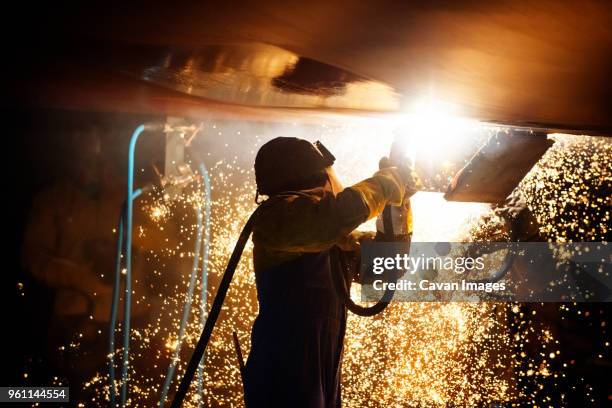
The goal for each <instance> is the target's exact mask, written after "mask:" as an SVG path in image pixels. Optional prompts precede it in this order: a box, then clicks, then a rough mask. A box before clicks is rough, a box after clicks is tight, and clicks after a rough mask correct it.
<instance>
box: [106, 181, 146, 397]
mask: <svg viewBox="0 0 612 408" xmlns="http://www.w3.org/2000/svg"><path fill="white" fill-rule="evenodd" d="M142 192H143V190H142V189H137V190H136V191H134V197H133V198H134V199H136V198H138V196H140V195H141V194H142ZM127 201H128V200H126V201H125V202H124V203H123V205H122V206H121V214H120V216H119V222H118V225H117V247H116V251H117V259H116V261H115V281H114V284H113V301H112V304H111V312H110V324H109V333H108V357H109V382H110V392H109V394H110V401H111V407H113V408H114V407H115V406H116V405H117V402H116V395H117V385H116V381H115V376H116V374H115V329H116V326H117V314H118V310H119V297H120V296H119V293H120V291H121V264H122V263H121V260H122V257H123V254H124V252H123V251H124V250H125V248H124V246H123V244H124V241H123V239H124V237H125V232H124V224H125V214H126V208H127Z"/></svg>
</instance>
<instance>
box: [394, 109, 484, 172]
mask: <svg viewBox="0 0 612 408" xmlns="http://www.w3.org/2000/svg"><path fill="white" fill-rule="evenodd" d="M478 126H479V123H478V122H477V121H475V120H472V119H468V118H466V117H462V116H461V114H460V112H459V110H458V108H457V107H456V106H454V105H452V104H449V103H446V102H444V101H441V100H438V99H436V98H433V97H427V98H422V99H419V100H418V101H416V102H415V103H414V104H413V105H412V107H411V108H410V109H408V111H407V113H406V115H405V116H404V117H403V119H402V120H400V128H399V132H400V133H401V135H402V136H404V137H405V138H406V145H405V146H406V147H405V149H406V150H405V154H406V155H407V156H408V157H409V158H410V159H411V160H412V163H413V165H414V164H415V162H416V161H417V160H419V161H421V160H428V159H433V158H435V160H436V161H437V162H443V158H444V157H447V156H448V155H449V154H451V153H454V152H456V150H457V149H461V148H462V144H463V142H464V141H465V138H466V137H468V136H469V135H471V134H473V133H474V132H475V131H476V130H477V128H478Z"/></svg>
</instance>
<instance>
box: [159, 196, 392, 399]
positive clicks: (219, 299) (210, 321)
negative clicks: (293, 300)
mask: <svg viewBox="0 0 612 408" xmlns="http://www.w3.org/2000/svg"><path fill="white" fill-rule="evenodd" d="M260 208H261V207H260ZM257 212H258V211H257V210H255V211H254V212H253V214H251V216H250V217H249V219H248V221H247V222H246V224H245V225H244V227H243V228H242V231H241V232H240V236H239V237H238V242H237V243H236V246H235V247H234V251H233V252H232V255H231V257H230V259H229V262H228V263H227V267H226V268H225V272H224V273H223V278H222V279H221V283H220V284H219V289H218V290H217V294H216V295H215V299H214V300H213V304H212V306H211V308H210V313H209V314H208V317H207V318H206V323H205V324H204V329H203V330H202V334H201V335H200V339H199V340H198V344H197V345H196V347H195V349H194V351H193V354H192V356H191V359H190V360H189V364H187V368H186V370H185V374H184V375H183V377H182V378H181V382H180V384H179V387H178V390H177V391H176V394H175V395H174V399H173V400H172V404H171V405H170V408H180V407H181V406H182V404H183V400H184V399H185V396H186V395H187V392H188V391H189V386H190V385H191V381H192V380H193V376H194V375H195V373H196V370H197V369H198V366H199V364H200V361H202V357H203V356H204V353H205V351H206V347H207V346H208V343H209V342H210V337H211V335H212V331H213V329H214V327H215V324H216V323H217V319H218V318H219V314H220V313H221V307H222V306H223V302H224V301H225V296H226V295H227V291H228V290H229V285H230V283H231V281H232V278H233V277H234V272H236V267H237V266H238V263H239V262H240V258H241V256H242V252H243V251H244V247H245V246H246V243H247V242H248V240H249V237H250V236H251V232H252V231H253V220H254V219H255V214H257ZM390 217H391V213H390V207H388V206H387V207H386V208H385V211H384V212H383V220H384V222H385V228H387V227H388V228H390V229H387V230H386V231H387V233H389V232H392V224H391V223H390V221H391V218H390ZM330 257H331V258H330V262H331V263H332V265H331V266H332V268H331V269H332V281H333V284H334V287H335V290H336V293H337V294H338V296H340V298H341V299H342V302H343V303H344V304H345V305H346V307H347V309H348V310H350V311H351V312H353V313H355V314H356V315H359V316H374V315H376V314H378V313H380V312H382V311H383V310H384V309H385V308H386V307H387V306H388V305H389V302H390V301H391V299H392V298H393V294H394V293H395V290H389V289H387V290H386V291H385V294H384V295H383V297H382V299H381V300H380V301H378V302H377V303H376V304H375V305H373V306H370V307H365V306H360V305H357V304H355V302H353V300H352V299H351V296H350V288H349V287H347V285H346V280H345V276H344V273H343V270H344V267H343V266H342V265H341V264H342V260H341V259H340V257H341V254H340V253H339V249H338V248H337V247H334V248H332V250H331V251H330ZM334 265H340V266H341V267H340V268H339V269H338V268H334V267H333V266H334ZM334 269H335V270H336V271H335V272H334ZM395 281H397V276H396V277H395Z"/></svg>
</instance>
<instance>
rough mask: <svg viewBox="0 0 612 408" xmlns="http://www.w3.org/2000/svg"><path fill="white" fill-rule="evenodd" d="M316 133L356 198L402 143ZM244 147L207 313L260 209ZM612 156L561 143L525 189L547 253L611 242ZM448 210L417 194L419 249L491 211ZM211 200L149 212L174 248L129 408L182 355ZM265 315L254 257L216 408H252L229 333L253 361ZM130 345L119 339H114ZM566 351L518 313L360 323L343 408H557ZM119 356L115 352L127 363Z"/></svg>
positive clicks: (150, 395)
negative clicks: (609, 192) (202, 211)
mask: <svg viewBox="0 0 612 408" xmlns="http://www.w3.org/2000/svg"><path fill="white" fill-rule="evenodd" d="M219 128H221V126H220V125H211V126H210V129H208V130H210V131H211V132H213V133H212V136H211V137H213V136H214V137H217V132H218V133H221V132H220V130H219ZM308 132H309V133H308V138H309V139H311V140H316V139H319V140H321V141H323V142H324V143H325V144H326V146H327V147H328V148H329V149H330V150H331V151H332V152H334V155H335V156H336V157H337V165H336V170H337V173H338V174H339V175H340V177H341V179H343V181H344V183H345V185H350V184H351V183H353V182H356V181H358V180H360V179H362V178H365V177H367V176H368V175H370V174H371V173H372V172H373V171H374V170H375V169H376V168H377V164H378V159H379V158H380V157H381V156H383V155H386V153H387V150H388V148H389V146H390V144H391V140H392V137H393V135H392V132H391V130H390V129H386V128H383V129H382V131H381V128H380V127H377V126H376V125H363V124H357V125H342V126H321V127H310V128H309V129H308ZM242 134H243V136H242V137H241V138H240V139H239V140H240V143H241V144H242V146H240V147H241V149H244V145H245V144H247V143H250V144H251V145H252V149H249V151H248V157H246V158H245V157H242V158H241V159H240V160H239V157H238V156H233V154H234V153H233V150H232V149H233V148H234V146H232V145H230V144H228V145H226V146H225V151H226V152H227V154H225V155H224V157H225V158H223V159H222V160H220V161H218V162H217V163H214V164H212V165H211V163H208V165H209V167H210V168H209V170H210V173H211V178H212V182H213V186H212V195H213V203H212V232H211V241H210V245H211V253H210V258H209V260H208V270H209V286H208V299H209V300H208V302H209V303H208V304H210V301H211V299H212V296H214V294H215V293H216V290H217V285H218V282H219V279H220V276H221V274H222V273H223V271H224V268H225V265H226V263H227V260H228V258H229V255H230V253H231V251H232V249H233V246H234V244H235V242H236V239H237V237H238V235H239V233H240V230H241V228H242V226H243V223H244V222H245V220H246V219H247V217H248V215H249V214H250V212H251V211H253V210H254V208H255V204H254V191H255V187H254V174H253V171H252V164H246V163H252V162H253V159H254V154H255V152H256V151H257V149H258V148H259V146H260V145H261V144H262V143H263V142H265V141H266V140H267V139H263V138H261V137H252V138H249V137H248V136H246V135H247V134H248V131H247V129H242ZM374 135H376V137H373V136H374ZM274 136H276V134H274ZM297 136H299V134H297ZM611 145H612V144H611V143H610V142H609V141H604V140H601V139H596V138H577V137H569V136H558V137H557V143H556V144H555V145H554V147H553V148H552V149H551V150H550V151H549V152H548V153H547V154H546V156H545V157H544V159H543V160H542V161H541V162H540V163H539V164H538V165H537V166H536V167H535V168H534V169H533V170H532V171H531V173H530V174H529V175H528V176H527V177H526V179H525V180H524V181H523V183H521V186H520V189H521V191H522V192H523V193H524V194H525V195H526V197H527V199H528V204H529V206H530V208H531V210H532V211H533V212H534V213H535V214H536V216H537V218H538V220H539V221H540V223H541V225H543V232H544V233H546V234H547V236H548V237H550V239H552V240H571V239H574V240H584V241H589V240H603V239H604V237H607V236H608V235H607V234H608V233H609V231H608V230H607V228H608V227H609V217H610V214H609V211H610V202H609V196H608V199H607V200H608V201H607V202H606V201H605V199H602V198H601V197H599V198H594V197H590V196H589V194H590V192H591V191H592V189H593V185H596V186H601V185H603V184H605V183H608V184H607V185H608V188H609V185H610V180H611V179H610V169H611V168H612V163H610V158H611V157H612V154H611V153H612V151H611ZM236 150H238V148H237V146H236ZM229 152H232V153H231V154H230V153H229ZM594 155H596V156H594ZM343 176H346V177H343ZM438 196H439V195H435V194H432V193H425V194H422V193H419V194H417V195H416V196H415V197H414V198H413V207H414V217H415V235H414V237H413V240H415V241H419V240H420V241H428V240H429V241H431V240H433V241H435V240H438V241H443V240H453V239H455V240H459V239H469V236H468V235H467V231H468V230H469V228H467V227H469V225H472V224H473V223H475V222H476V220H477V219H478V218H479V217H480V216H481V215H483V214H485V213H487V212H488V211H489V209H488V206H485V205H479V204H461V203H446V202H444V201H443V200H442V199H439V197H438ZM202 200H203V196H202V194H201V192H200V189H199V186H195V187H194V188H193V189H192V190H189V191H185V192H184V194H183V196H182V197H181V198H180V199H179V200H177V201H172V202H167V201H164V200H163V194H162V193H161V192H158V194H153V195H152V196H151V197H148V198H147V199H145V200H144V201H142V202H141V203H142V210H143V211H144V212H145V213H146V214H148V219H149V220H150V221H151V222H150V223H149V224H147V225H146V227H142V228H143V229H142V235H143V236H145V237H146V236H147V235H154V236H164V237H165V238H164V240H162V241H160V242H161V243H160V245H159V248H156V249H154V250H149V251H148V252H147V254H146V261H145V265H144V268H145V270H147V275H146V276H145V277H144V278H143V279H142V280H141V281H139V282H137V284H136V285H135V286H136V288H135V293H134V299H135V300H137V301H138V302H139V303H141V304H142V305H143V307H144V308H146V310H147V311H148V317H147V319H140V320H138V321H137V322H135V323H134V324H133V327H134V328H133V333H132V340H131V350H130V364H131V365H130V367H131V371H130V393H129V405H130V406H154V405H156V401H157V399H158V398H159V395H160V387H161V384H162V383H163V380H164V376H165V373H166V369H167V367H168V364H169V363H170V359H171V356H172V352H173V350H174V349H175V348H176V347H177V344H178V339H177V333H178V326H179V322H180V315H181V313H182V307H183V303H184V301H185V293H186V288H187V285H188V281H189V272H190V262H191V259H192V257H193V250H194V249H193V245H194V240H195V235H196V232H197V231H196V225H195V215H194V212H195V211H194V208H196V207H197V206H201V205H202V202H203V201H202ZM569 204H572V206H568V205H569ZM145 224H146V223H145ZM371 225H372V224H371V223H370V224H368V226H371ZM172 235H173V236H172ZM200 284H201V282H199V283H198V285H200ZM199 289H200V288H199V287H198V288H197V290H196V293H198V292H199ZM199 303H200V302H199V299H194V301H193V306H192V314H191V317H190V320H189V325H188V328H187V336H186V338H185V339H184V345H183V347H182V350H183V352H182V353H181V358H180V361H179V362H178V364H177V373H178V378H177V379H175V381H174V383H173V386H172V389H171V392H170V398H169V399H171V397H172V395H173V393H174V391H175V390H176V386H177V384H178V380H179V378H180V375H181V374H182V373H183V372H184V370H185V366H186V363H187V361H188V358H189V356H190V353H191V351H192V350H193V348H194V346H195V343H196V342H197V339H198V337H199V334H200V331H201V328H202V327H201V325H200V304H199ZM577 307H578V306H567V305H561V306H560V308H563V309H566V308H577ZM256 313H257V299H256V293H255V280H254V274H253V272H252V246H251V244H249V245H248V246H247V248H246V250H245V253H244V255H243V258H242V261H241V262H240V264H239V267H238V269H237V271H236V274H235V277H234V280H233V282H232V285H231V288H230V291H229V293H228V296H227V298H226V301H225V304H224V307H223V312H222V315H221V318H220V321H219V323H218V325H217V327H216V328H215V331H214V334H213V337H212V341H211V344H210V345H209V348H208V350H207V353H206V357H205V367H206V369H205V372H204V395H203V402H204V405H205V406H212V407H217V406H219V407H239V406H242V405H243V399H242V385H241V380H240V375H239V371H238V362H237V359H236V355H235V351H234V347H233V344H232V341H231V333H232V331H236V332H237V333H238V337H239V340H240V343H241V345H242V347H243V352H245V354H247V353H248V350H249V346H250V340H249V333H250V328H251V324H252V322H253V320H254V318H255V316H256ZM145 320H146V322H145ZM121 334H122V333H121V328H119V330H118V333H117V335H118V336H120V335H121ZM528 343H530V344H534V343H535V344H537V345H538V347H539V349H540V350H541V352H540V353H539V354H536V356H534V355H533V353H529V352H527V349H528V346H529V345H528ZM556 346H557V341H556V340H555V338H554V336H553V335H552V334H551V331H550V330H548V329H547V327H545V326H543V325H542V324H538V323H536V322H534V321H533V320H532V315H531V314H530V313H525V312H524V310H523V307H522V306H520V305H518V304H492V303H394V304H392V305H390V306H389V308H388V309H387V310H386V311H385V313H383V314H382V315H379V316H377V317H375V318H361V317H357V316H350V317H349V320H348V327H347V335H346V340H345V352H344V360H343V401H344V402H343V405H344V406H346V407H388V406H421V407H444V406H457V407H459V406H481V405H485V404H491V403H495V402H498V403H510V404H512V405H517V406H519V405H520V406H525V405H534V406H536V405H537V406H540V405H541V404H545V403H547V402H548V401H550V398H551V396H550V395H548V394H546V393H543V391H542V390H541V388H542V386H539V384H540V383H541V382H542V381H543V379H545V378H548V377H551V376H552V377H554V378H558V377H562V376H563V373H562V372H561V371H559V370H558V369H557V367H560V365H555V366H554V367H553V366H552V365H551V361H553V360H555V361H558V360H562V359H563V355H559V350H558V349H557V348H556ZM121 351H122V350H121V349H117V351H116V355H115V357H116V361H118V360H119V356H120V355H121ZM195 384H196V380H194V383H193V385H192V392H191V393H190V394H189V396H188V399H187V401H186V404H185V406H190V407H195V406H198V399H199V396H197V395H196V394H197V393H196V392H195V391H196V386H195ZM553 386H554V383H553ZM549 387H550V385H549ZM85 388H88V389H92V390H93V394H94V396H93V398H92V399H91V400H90V401H86V402H84V404H85V405H87V406H89V405H92V404H94V405H98V406H105V405H107V401H108V392H109V387H108V376H107V374H106V372H100V373H98V375H96V376H95V378H92V379H91V380H90V381H88V382H87V383H86V384H85ZM534 390H535V391H534ZM546 392H551V393H552V392H554V390H553V391H546Z"/></svg>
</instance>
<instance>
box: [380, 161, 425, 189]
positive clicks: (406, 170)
mask: <svg viewBox="0 0 612 408" xmlns="http://www.w3.org/2000/svg"><path fill="white" fill-rule="evenodd" d="M389 167H395V168H396V169H397V170H398V171H399V173H400V177H401V178H402V181H403V182H404V186H405V188H406V192H405V194H404V199H408V198H410V197H411V196H413V195H414V193H416V192H417V191H418V190H419V189H420V187H421V182H420V181H419V177H418V176H417V174H416V173H415V172H414V170H413V169H412V167H410V166H409V165H408V164H406V163H404V164H402V165H396V164H395V163H394V162H393V161H392V160H391V159H390V158H388V157H382V158H381V159H380V161H379V162H378V168H379V169H380V170H382V169H387V168H389Z"/></svg>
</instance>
